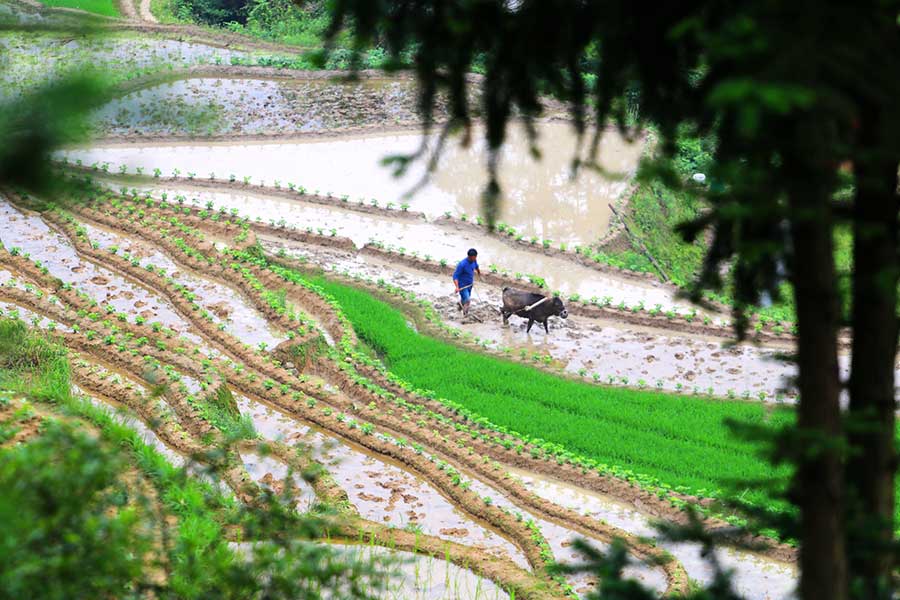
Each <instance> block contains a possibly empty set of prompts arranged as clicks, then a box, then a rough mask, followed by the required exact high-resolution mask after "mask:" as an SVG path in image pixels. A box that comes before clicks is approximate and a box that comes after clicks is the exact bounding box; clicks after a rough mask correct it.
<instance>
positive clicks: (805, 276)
mask: <svg viewBox="0 0 900 600" xmlns="http://www.w3.org/2000/svg"><path fill="white" fill-rule="evenodd" d="M803 171H805V170H801V171H800V172H799V173H797V174H796V175H795V177H794V180H795V181H796V186H795V188H794V189H792V190H790V193H789V203H790V209H791V213H792V219H791V237H792V242H793V248H794V264H793V268H792V269H791V278H792V283H793V287H794V294H795V300H796V308H797V327H798V336H797V366H798V370H799V375H798V388H799V392H800V400H799V403H798V406H797V426H798V431H797V435H798V436H799V440H800V444H801V446H800V447H801V448H802V450H801V452H800V454H799V456H798V457H797V465H796V466H797V471H796V474H795V476H794V481H793V485H792V495H793V497H794V500H795V502H796V503H797V506H798V507H799V509H800V565H799V566H800V585H799V588H800V590H799V591H800V597H801V598H803V599H804V600H845V599H846V598H847V569H846V555H845V538H844V529H843V521H844V513H843V510H844V509H843V476H844V472H843V465H842V463H841V452H840V447H839V446H840V445H839V440H840V436H841V413H840V380H839V376H838V362H837V331H838V325H839V318H840V314H839V308H838V296H837V280H836V277H835V269H834V252H833V241H832V223H831V221H832V219H831V209H830V205H829V202H830V198H829V196H830V189H831V186H829V185H825V184H824V183H823V182H822V181H821V176H822V174H821V173H815V172H814V173H810V172H809V171H806V172H803Z"/></svg>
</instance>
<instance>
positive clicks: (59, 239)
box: [0, 200, 203, 347]
mask: <svg viewBox="0 0 900 600" xmlns="http://www.w3.org/2000/svg"><path fill="white" fill-rule="evenodd" d="M0 232H2V233H0V242H2V243H3V245H4V246H6V248H14V247H18V248H20V249H21V251H22V253H23V254H25V253H29V254H30V255H31V258H32V259H33V260H34V259H36V260H40V261H41V264H42V265H44V266H45V267H47V269H48V270H49V272H50V274H51V275H53V276H54V277H58V278H60V279H62V280H63V281H67V282H70V283H72V284H73V285H75V286H77V287H79V288H81V289H82V290H84V291H85V292H86V293H87V294H88V295H90V297H91V298H94V299H95V300H97V301H98V302H102V303H108V304H110V305H112V306H113V307H114V308H115V309H116V311H117V312H123V313H126V314H128V315H135V314H138V315H141V316H142V317H144V318H146V319H147V321H148V322H155V321H159V322H160V323H162V324H163V325H165V326H166V327H169V328H171V329H172V330H174V331H175V332H176V333H178V334H179V335H181V336H184V337H185V338H187V339H188V340H190V341H191V342H193V343H195V344H197V345H200V346H201V347H203V344H202V342H201V340H200V338H199V336H197V335H196V334H195V333H193V332H192V327H191V326H190V324H189V323H187V322H186V321H185V320H184V319H182V318H181V317H180V316H179V315H178V314H177V313H176V312H175V309H174V308H173V307H172V306H171V305H170V304H169V303H168V302H166V301H164V300H162V299H161V298H159V297H157V296H155V295H154V294H152V293H150V292H149V291H147V290H146V289H145V288H143V287H141V286H139V285H136V284H133V283H131V282H130V281H128V280H126V279H124V278H123V277H120V276H118V275H116V274H114V273H113V272H112V271H109V270H107V269H104V268H102V267H99V266H97V265H95V264H93V263H91V262H88V261H84V260H82V259H81V258H80V257H79V256H78V255H77V253H76V252H75V249H74V248H72V246H71V245H70V244H69V242H68V240H67V239H66V238H64V237H63V236H62V235H60V234H58V233H57V232H55V231H53V230H52V229H50V228H49V227H48V226H47V224H46V223H44V221H43V220H42V219H41V218H40V217H38V216H31V215H26V214H23V213H22V212H19V211H18V210H16V209H15V208H13V207H12V206H11V205H10V204H9V203H8V202H6V201H5V200H3V201H0Z"/></svg>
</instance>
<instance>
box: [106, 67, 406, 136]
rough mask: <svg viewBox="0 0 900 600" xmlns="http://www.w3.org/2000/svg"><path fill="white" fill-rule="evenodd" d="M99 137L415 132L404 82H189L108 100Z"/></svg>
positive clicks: (256, 80)
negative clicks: (375, 129) (376, 130)
mask: <svg viewBox="0 0 900 600" xmlns="http://www.w3.org/2000/svg"><path fill="white" fill-rule="evenodd" d="M94 118H95V122H96V127H97V131H98V133H99V134H100V135H105V136H116V137H124V136H150V137H152V136H166V135H196V136H201V135H224V134H249V135H253V134H279V135H284V134H290V133H308V132H320V131H330V130H334V129H342V128H348V127H365V126H370V127H386V126H387V127H393V126H412V125H417V124H418V123H419V121H420V118H419V116H418V114H417V112H416V110H415V88H414V86H413V84H412V83H411V82H409V81H405V80H391V79H372V78H366V79H363V80H361V81H357V82H347V83H342V82H338V81H334V82H331V81H326V80H321V79H316V80H308V81H304V80H303V79H301V78H298V79H271V80H266V79H249V78H245V79H226V78H213V77H208V78H197V79H184V80H179V81H173V82H169V83H164V84H161V85H157V86H153V87H150V88H146V89H142V90H139V91H136V92H133V93H131V94H128V95H126V96H124V97H122V98H119V99H116V100H113V101H112V102H110V103H109V104H107V105H106V106H104V107H103V108H102V109H100V110H99V111H98V112H97V113H96V115H95V117H94Z"/></svg>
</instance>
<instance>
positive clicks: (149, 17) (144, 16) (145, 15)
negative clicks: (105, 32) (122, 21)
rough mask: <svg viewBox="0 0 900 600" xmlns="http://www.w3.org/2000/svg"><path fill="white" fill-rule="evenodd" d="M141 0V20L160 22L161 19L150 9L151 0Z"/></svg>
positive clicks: (128, 0) (127, 0)
mask: <svg viewBox="0 0 900 600" xmlns="http://www.w3.org/2000/svg"><path fill="white" fill-rule="evenodd" d="M125 1H126V2H130V1H131V0H125ZM140 2H141V7H140V11H141V20H142V21H146V22H147V23H159V20H158V19H157V18H156V17H155V16H153V13H152V12H151V11H150V2H151V0H140ZM133 7H134V5H132V10H134V8H133Z"/></svg>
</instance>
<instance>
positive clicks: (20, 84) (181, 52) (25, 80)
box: [0, 32, 250, 97]
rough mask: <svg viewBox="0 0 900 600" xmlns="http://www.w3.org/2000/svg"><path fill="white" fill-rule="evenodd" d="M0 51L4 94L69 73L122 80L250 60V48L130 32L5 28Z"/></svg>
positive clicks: (0, 94) (1, 93) (0, 76)
mask: <svg viewBox="0 0 900 600" xmlns="http://www.w3.org/2000/svg"><path fill="white" fill-rule="evenodd" d="M0 49H2V51H3V54H4V57H5V59H6V61H7V62H6V65H5V67H6V68H4V69H3V72H2V75H0V79H2V81H3V83H4V86H3V90H2V92H0V97H14V96H15V95H16V94H20V93H22V92H23V91H24V90H27V89H30V88H33V87H35V86H37V85H40V84H42V83H46V82H48V81H51V80H54V79H56V78H58V77H59V76H60V75H62V74H65V73H67V72H74V71H85V70H86V71H88V72H102V73H104V74H106V75H108V76H110V77H112V79H113V80H117V81H122V80H128V79H133V78H136V77H139V76H142V75H144V74H147V73H153V72H162V71H167V70H170V69H173V68H187V67H191V66H197V65H206V64H229V63H230V62H231V61H232V59H238V58H240V59H244V60H249V59H250V55H249V54H248V53H246V52H241V51H235V50H228V49H222V48H214V47H211V46H206V45H203V44H196V43H191V42H183V41H179V40H169V39H156V38H147V37H142V36H138V35H134V34H128V33H121V34H114V35H107V36H96V35H68V34H59V33H40V32H29V33H21V32H7V33H3V34H0ZM48 65H55V66H56V68H48Z"/></svg>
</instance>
